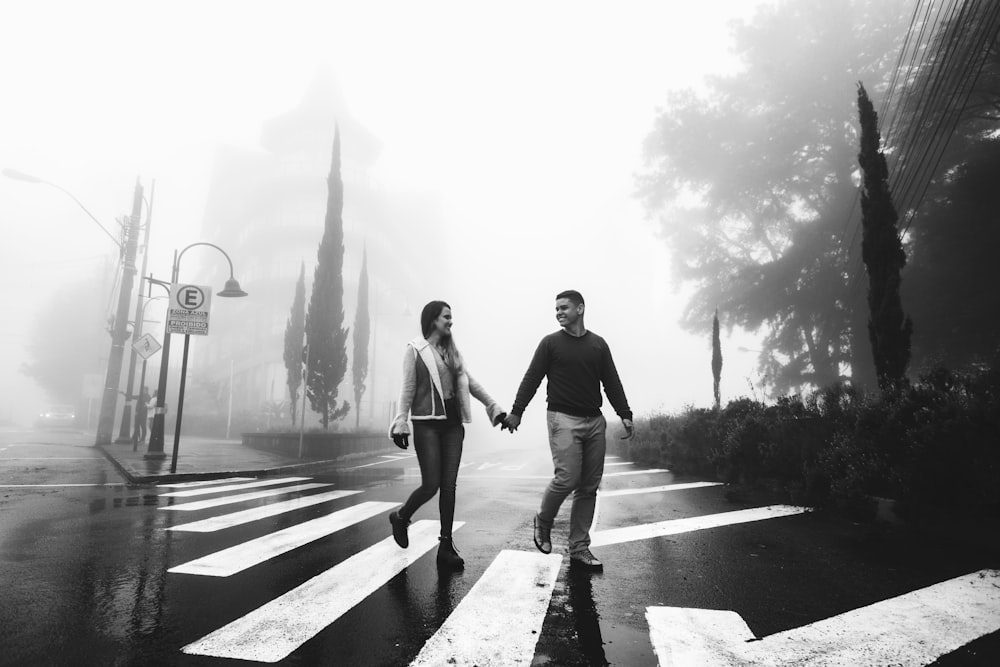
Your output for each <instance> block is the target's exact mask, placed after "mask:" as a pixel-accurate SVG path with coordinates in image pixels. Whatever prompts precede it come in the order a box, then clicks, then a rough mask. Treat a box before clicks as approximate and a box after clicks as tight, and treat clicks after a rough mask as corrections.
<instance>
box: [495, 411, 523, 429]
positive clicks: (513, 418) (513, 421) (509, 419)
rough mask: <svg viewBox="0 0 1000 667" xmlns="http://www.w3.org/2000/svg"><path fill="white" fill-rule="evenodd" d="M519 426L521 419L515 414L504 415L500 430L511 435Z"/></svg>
mask: <svg viewBox="0 0 1000 667" xmlns="http://www.w3.org/2000/svg"><path fill="white" fill-rule="evenodd" d="M520 425H521V417H520V416H519V415H515V414H509V415H506V417H505V418H504V420H503V423H502V424H500V430H501V431H502V430H504V429H507V430H508V431H510V432H511V433H513V432H514V431H516V430H517V427H518V426H520Z"/></svg>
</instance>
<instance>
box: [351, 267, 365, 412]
mask: <svg viewBox="0 0 1000 667" xmlns="http://www.w3.org/2000/svg"><path fill="white" fill-rule="evenodd" d="M368 336H369V323H368V249H367V248H366V249H365V251H364V254H363V256H362V260H361V277H360V278H358V308H357V311H356V312H355V314H354V360H353V362H352V364H351V370H352V371H353V375H354V404H355V405H356V406H358V407H357V410H355V412H354V426H355V427H357V426H359V425H360V424H361V397H362V396H363V395H364V393H365V380H366V379H367V378H368Z"/></svg>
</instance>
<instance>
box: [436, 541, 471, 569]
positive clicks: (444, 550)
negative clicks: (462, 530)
mask: <svg viewBox="0 0 1000 667" xmlns="http://www.w3.org/2000/svg"><path fill="white" fill-rule="evenodd" d="M438 540H439V541H440V542H441V544H439V545H438V555H437V565H438V567H439V568H441V569H443V570H461V569H462V568H464V567H465V561H464V560H462V557H461V556H459V555H458V549H456V548H455V542H454V541H453V540H452V539H451V538H450V537H439V538H438Z"/></svg>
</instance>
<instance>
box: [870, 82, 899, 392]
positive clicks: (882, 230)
mask: <svg viewBox="0 0 1000 667" xmlns="http://www.w3.org/2000/svg"><path fill="white" fill-rule="evenodd" d="M858 117H859V119H860V122H861V149H860V151H859V152H858V163H859V164H860V165H861V170H862V172H863V175H864V178H863V183H862V189H861V229H862V237H861V258H862V259H863V260H864V263H865V268H866V269H867V271H868V311H869V314H868V337H869V339H870V340H871V343H872V352H873V354H874V357H875V373H876V375H877V377H878V384H879V387H880V388H881V389H886V388H887V387H889V386H891V385H893V384H894V383H896V382H899V381H900V380H902V379H903V378H904V376H905V374H906V366H907V364H908V363H909V361H910V336H911V334H912V333H913V323H912V322H911V321H910V318H909V317H906V316H905V314H904V313H903V304H902V301H901V299H900V297H899V287H900V284H901V282H902V280H901V278H900V272H901V271H902V269H903V266H905V265H906V253H905V252H903V244H902V241H901V239H900V238H899V232H898V231H897V229H896V222H897V221H898V216H897V214H896V208H895V206H893V203H892V195H891V194H890V191H889V168H888V166H887V165H886V161H885V155H884V154H883V153H882V149H881V142H882V137H881V135H880V134H879V131H878V115H877V114H876V112H875V108H874V106H872V103H871V100H870V99H869V98H868V93H867V91H865V87H864V85H862V84H861V83H860V82H859V83H858Z"/></svg>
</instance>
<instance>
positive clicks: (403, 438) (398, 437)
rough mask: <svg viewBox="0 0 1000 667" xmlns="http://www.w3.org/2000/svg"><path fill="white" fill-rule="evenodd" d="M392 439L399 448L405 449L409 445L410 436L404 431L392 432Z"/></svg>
mask: <svg viewBox="0 0 1000 667" xmlns="http://www.w3.org/2000/svg"><path fill="white" fill-rule="evenodd" d="M392 441H393V443H395V445H396V446H397V447H399V448H400V449H406V448H407V447H409V446H410V436H409V435H407V434H406V433H393V434H392Z"/></svg>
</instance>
